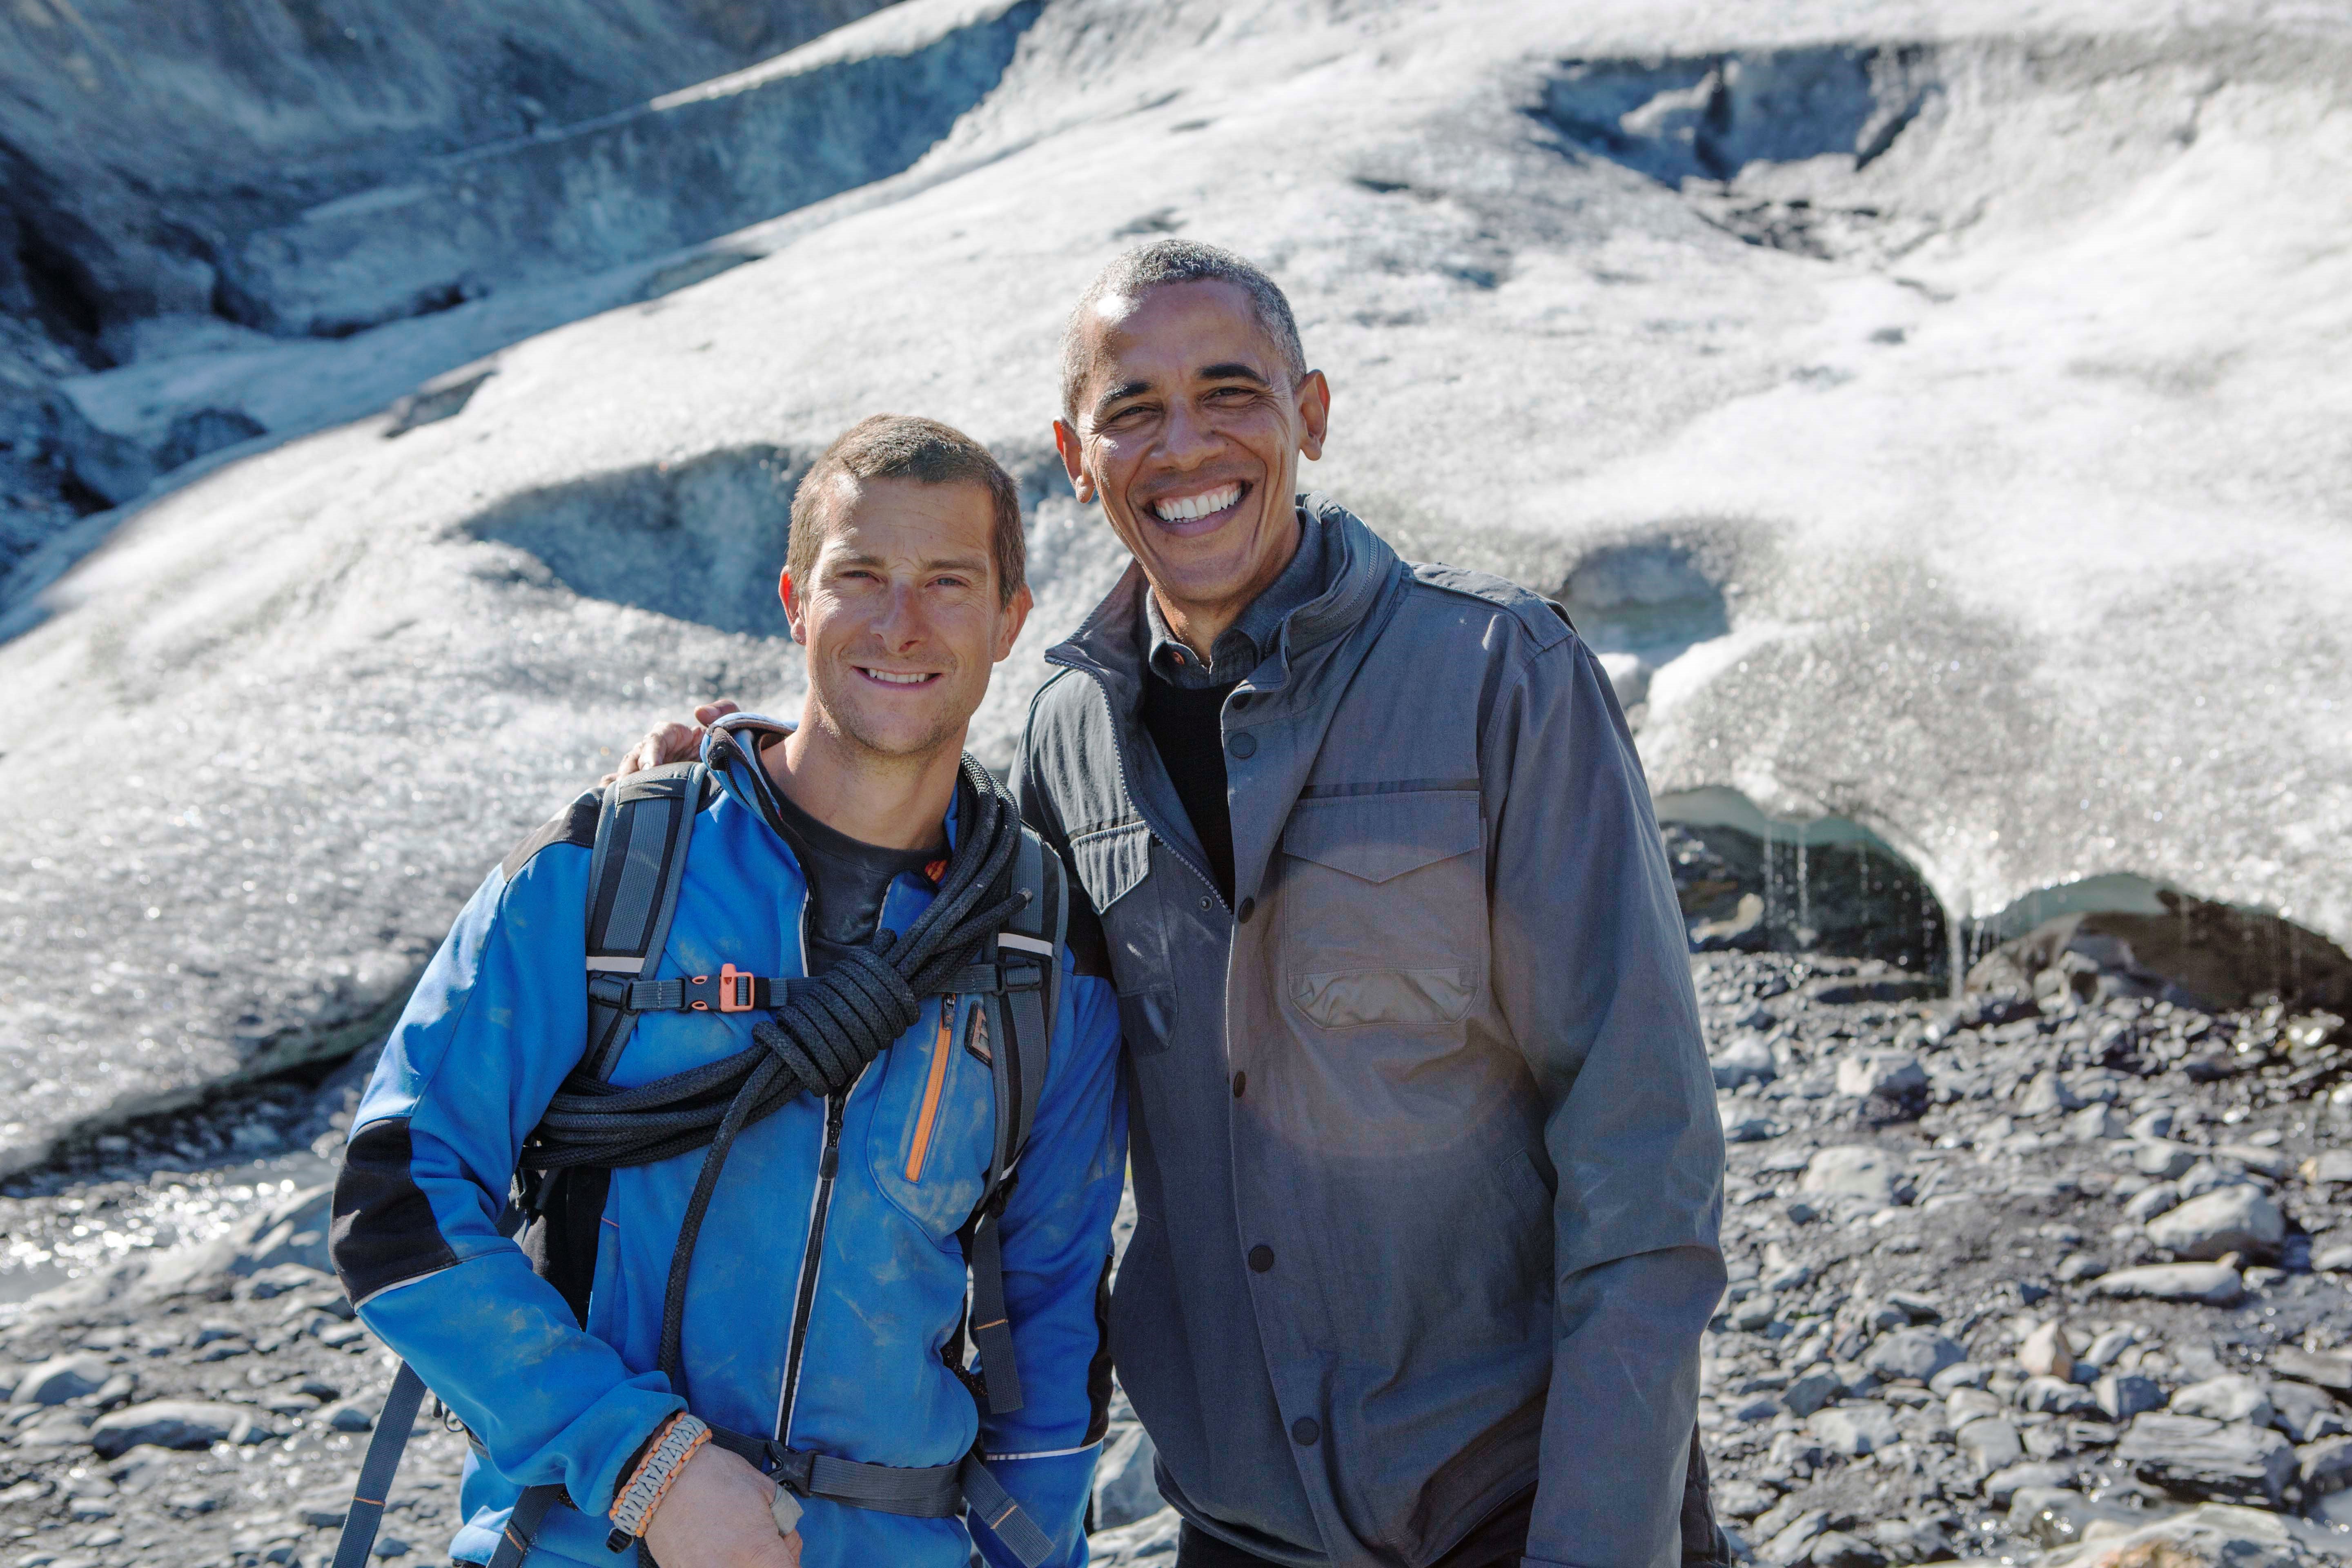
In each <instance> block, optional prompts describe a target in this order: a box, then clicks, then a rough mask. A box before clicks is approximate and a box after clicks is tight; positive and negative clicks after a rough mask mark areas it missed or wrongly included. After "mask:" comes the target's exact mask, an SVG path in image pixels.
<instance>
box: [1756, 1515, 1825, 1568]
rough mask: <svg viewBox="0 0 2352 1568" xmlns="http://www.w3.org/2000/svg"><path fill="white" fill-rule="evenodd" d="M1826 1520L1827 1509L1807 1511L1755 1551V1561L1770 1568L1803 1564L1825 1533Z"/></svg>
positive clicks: (1788, 1567)
mask: <svg viewBox="0 0 2352 1568" xmlns="http://www.w3.org/2000/svg"><path fill="white" fill-rule="evenodd" d="M1829 1519H1830V1516H1829V1510H1826V1509H1819V1508H1816V1509H1808V1510H1806V1511H1804V1512H1803V1513H1801V1514H1799V1515H1798V1516H1797V1517H1796V1518H1795V1519H1793V1520H1791V1521H1790V1522H1789V1523H1787V1524H1786V1525H1783V1526H1782V1527H1781V1528H1780V1530H1779V1531H1777V1532H1776V1533H1775V1534H1774V1535H1773V1536H1772V1538H1771V1539H1770V1540H1769V1541H1767V1542H1765V1543H1764V1544H1763V1545H1762V1546H1760V1547H1759V1548H1758V1549H1757V1552H1756V1555H1757V1558H1758V1560H1759V1561H1760V1562H1763V1563H1769V1564H1771V1568H1790V1565H1791V1564H1794V1563H1802V1562H1803V1561H1805V1559H1806V1558H1807V1557H1808V1556H1809V1555H1811V1552H1812V1549H1813V1542H1815V1541H1817V1540H1819V1539H1820V1538H1821V1537H1822V1534H1823V1533H1824V1532H1825V1531H1827V1529H1828V1527H1829Z"/></svg>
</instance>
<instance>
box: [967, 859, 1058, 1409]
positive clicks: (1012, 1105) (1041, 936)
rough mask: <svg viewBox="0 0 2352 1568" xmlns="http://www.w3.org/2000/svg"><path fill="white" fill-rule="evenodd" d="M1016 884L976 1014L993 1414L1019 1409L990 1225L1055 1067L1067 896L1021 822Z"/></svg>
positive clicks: (978, 1265)
mask: <svg viewBox="0 0 2352 1568" xmlns="http://www.w3.org/2000/svg"><path fill="white" fill-rule="evenodd" d="M1013 887H1014V888H1016V889H1020V890H1022V891H1024V892H1026V893H1027V894H1028V895H1029V898H1028V900H1027V902H1025V903H1024V904H1023V905H1022V906H1021V908H1020V909H1019V910H1015V911H1014V912H1013V914H1012V915H1011V916H1009V917H1008V918H1007V919H1006V921H1005V922H1004V928H1003V930H1002V931H998V932H997V934H996V952H995V955H994V956H995V959H996V968H997V972H998V973H999V975H1000V976H1001V977H1002V983H1001V984H1000V986H999V988H998V989H997V990H996V992H994V993H993V994H991V995H990V996H989V998H988V1006H987V1009H986V1011H985V1012H983V1013H982V1017H983V1018H985V1019H986V1020H987V1022H988V1025H989V1046H990V1049H989V1053H988V1055H989V1070H990V1071H991V1073H992V1075H993V1076H994V1079H995V1087H996V1141H995V1142H994V1144H993V1145H992V1152H991V1154H990V1157H989V1163H988V1180H987V1183H986V1184H985V1185H984V1186H983V1187H982V1196H981V1200H980V1207H979V1209H978V1210H977V1211H975V1212H974V1214H973V1215H972V1221H971V1232H970V1236H971V1239H970V1241H969V1242H968V1243H967V1244H966V1247H965V1251H966V1255H967V1256H968V1257H969V1258H971V1342H972V1348H973V1349H974V1350H976V1351H978V1352H980V1374H981V1381H982V1385H983V1386H984V1387H985V1389H986V1391H987V1398H988V1408H989V1411H990V1413H991V1414H993V1415H1004V1414H1006V1413H1007V1412H1009V1411H1014V1410H1018V1409H1020V1408H1021V1405H1022V1394H1021V1373H1020V1372H1019V1370H1018V1369H1017V1368H1016V1367H1015V1366H1014V1365H1013V1326H1012V1323H1011V1321H1010V1320H1009V1318H1008V1316H1007V1314H1006V1311H1005V1306H1004V1253H1003V1246H1002V1244H1001V1240H1000V1238H999V1237H998V1235H997V1222H998V1219H999V1217H1000V1216H1002V1215H1003V1213H1004V1202H1005V1198H1006V1197H1007V1196H1008V1195H1009V1194H1011V1192H1012V1190H1013V1180H1014V1177H1015V1173H1016V1167H1017V1166H1018V1165H1019V1163H1020V1161H1021V1153H1022V1151H1023V1150H1024V1148H1025V1147H1026V1146H1027V1144H1028V1142H1029V1131H1030V1129H1031V1128H1033V1127H1034V1126H1035V1125H1036V1122H1037V1101H1038V1099H1039V1097H1040V1096H1042V1095H1043V1094H1044V1093H1045V1073H1046V1069H1047V1068H1050V1067H1051V1066H1052V1065H1053V1048H1054V1047H1053V1041H1054V1018H1055V1013H1056V1012H1057V1010H1058V1009H1059V1007H1060V1005H1061V998H1062V947H1063V944H1064V942H1066V940H1067V939H1068V935H1069V894H1068V888H1067V885H1066V879H1065V878H1064V875H1063V871H1062V858H1061V857H1060V856H1058V855H1056V854H1055V853H1054V852H1053V851H1052V850H1051V849H1049V848H1047V847H1045V841H1044V840H1043V839H1041V838H1039V837H1037V836H1036V835H1035V834H1034V833H1032V832H1030V831H1029V830H1028V829H1027V828H1025V827H1024V828H1023V829H1022V830H1021V847H1020V848H1019V850H1018V851H1017V852H1016V853H1015V855H1014V858H1013Z"/></svg>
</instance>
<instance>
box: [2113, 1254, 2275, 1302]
mask: <svg viewBox="0 0 2352 1568" xmlns="http://www.w3.org/2000/svg"><path fill="white" fill-rule="evenodd" d="M2090 1288H2091V1289H2092V1291H2093V1292H2094V1293H2095V1294H2097V1295H2101V1296H2121V1297H2139V1298H2145V1299H2147V1300H2155V1301H2197V1302H2201V1303H2203V1304H2204V1305H2206V1306H2209V1307H2227V1306H2230V1305H2231V1304H2232V1303H2233V1302H2235V1301H2236V1300H2238V1299H2239V1298H2240V1297H2241V1296H2242V1295H2244V1294H2245V1283H2244V1281H2243V1280H2242V1279H2241V1278H2240V1276H2239V1274H2238V1271H2237V1270H2236V1269H2234V1268H2230V1267H2229V1266H2228V1265H2227V1264H2222V1263H2150V1264H2145V1265H2143V1266H2141V1267H2140V1268H2119V1269H2116V1271H2115V1272H2113V1273H2111V1274H2105V1275H2102V1276H2101V1277H2100V1278H2099V1279H2095V1280H2093V1281H2092V1282H2091V1287H2090Z"/></svg>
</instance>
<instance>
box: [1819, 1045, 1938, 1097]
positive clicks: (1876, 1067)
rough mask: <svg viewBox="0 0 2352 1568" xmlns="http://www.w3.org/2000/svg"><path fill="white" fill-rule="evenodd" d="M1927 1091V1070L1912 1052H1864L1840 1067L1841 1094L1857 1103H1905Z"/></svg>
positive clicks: (1838, 1084)
mask: <svg viewBox="0 0 2352 1568" xmlns="http://www.w3.org/2000/svg"><path fill="white" fill-rule="evenodd" d="M1837 1088H1838V1092H1839V1093H1840V1094H1843V1095H1849V1096H1852V1097H1853V1098H1854V1099H1864V1098H1867V1097H1868V1096H1871V1095H1878V1096H1880V1097H1881V1098H1883V1099H1886V1100H1901V1099H1904V1098H1906V1096H1909V1095H1914V1094H1917V1093H1919V1092H1921V1091H1922V1090H1924V1089H1927V1068H1923V1067H1921V1066H1920V1065H1919V1058H1917V1057H1916V1056H1914V1055H1913V1054H1912V1053H1911V1052H1909V1051H1863V1052H1860V1053H1858V1054H1856V1055H1853V1056H1849V1057H1847V1058H1844V1059H1843V1061H1841V1062H1839V1063H1838V1069H1837Z"/></svg>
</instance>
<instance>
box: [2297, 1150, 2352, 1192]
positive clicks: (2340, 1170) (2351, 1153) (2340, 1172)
mask: <svg viewBox="0 0 2352 1568" xmlns="http://www.w3.org/2000/svg"><path fill="white" fill-rule="evenodd" d="M2301 1174H2302V1176H2303V1179H2304V1180H2305V1181H2306V1182H2308V1183H2310V1184H2312V1185H2313V1186H2315V1187H2330V1186H2342V1185H2344V1184H2347V1183H2352V1149H2322V1150H2321V1151H2320V1152H2318V1153H2316V1154H2314V1155H2313V1156H2312V1157H2311V1158H2310V1159H2308V1160H2305V1162H2304V1163H2303V1169H2302V1172H2301Z"/></svg>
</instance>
